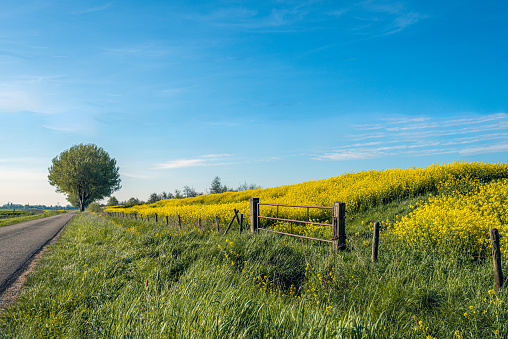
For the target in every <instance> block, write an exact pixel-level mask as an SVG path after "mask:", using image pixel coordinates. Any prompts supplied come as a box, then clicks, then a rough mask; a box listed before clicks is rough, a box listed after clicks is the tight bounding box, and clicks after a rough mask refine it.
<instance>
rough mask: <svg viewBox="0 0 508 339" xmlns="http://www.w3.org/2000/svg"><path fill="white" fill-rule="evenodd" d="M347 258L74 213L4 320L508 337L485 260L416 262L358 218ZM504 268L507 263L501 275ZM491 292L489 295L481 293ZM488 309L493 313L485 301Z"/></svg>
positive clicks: (164, 333)
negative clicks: (376, 238)
mask: <svg viewBox="0 0 508 339" xmlns="http://www.w3.org/2000/svg"><path fill="white" fill-rule="evenodd" d="M414 202H415V199H409V200H403V201H399V202H392V203H390V204H387V205H385V206H382V207H378V208H374V209H371V210H369V211H366V212H365V213H362V214H358V215H355V219H354V220H352V221H351V220H348V221H347V223H346V227H347V232H348V247H349V250H348V251H346V252H342V253H338V254H333V253H331V251H330V247H329V246H328V245H324V244H318V243H313V242H311V243H310V244H309V245H302V242H301V241H300V240H298V239H293V238H289V237H283V236H278V235H274V234H270V233H260V234H256V235H251V234H250V233H244V234H242V235H239V234H238V231H237V229H236V230H235V229H232V230H231V231H230V232H231V233H230V234H228V235H226V236H222V235H217V234H216V233H214V232H211V231H210V230H193V229H184V230H179V229H175V228H174V227H171V226H169V227H168V226H166V225H165V224H164V223H163V222H160V223H158V224H155V223H153V222H151V223H146V222H144V223H143V222H141V221H139V220H138V221H134V220H129V219H117V218H102V217H99V216H96V215H92V214H89V213H81V214H78V216H77V217H76V218H74V220H73V221H72V222H71V223H69V224H68V225H67V227H66V229H65V231H64V233H63V234H62V236H61V237H60V239H59V241H58V243H57V244H55V245H53V246H52V247H51V250H50V251H49V252H48V253H47V254H46V255H45V256H44V258H43V259H42V261H41V262H40V263H39V266H38V269H37V270H36V271H35V272H34V273H33V274H31V275H30V276H29V278H28V281H27V283H26V287H25V288H24V290H23V292H22V294H21V295H20V297H19V298H18V301H17V302H16V303H15V304H14V305H12V306H11V307H9V308H8V309H6V310H5V311H4V312H3V313H2V314H1V315H0V335H2V336H4V337H12V338H33V337H37V338H54V337H57V338H59V337H60V338H61V337H68V338H99V337H100V338H160V337H168V338H264V337H267V338H426V337H427V336H429V335H430V336H431V337H437V338H457V336H456V335H455V333H456V331H459V332H457V333H458V334H460V335H461V336H463V338H491V337H492V338H494V337H496V332H495V331H499V332H498V333H497V335H498V337H506V336H508V327H507V326H506V324H507V321H508V312H507V310H508V309H507V307H505V304H504V303H500V302H499V301H498V298H499V300H504V299H503V298H504V293H505V292H504V291H501V292H500V293H498V294H497V295H496V294H494V293H493V292H492V289H493V286H494V282H493V277H492V262H491V260H490V259H488V258H487V259H486V260H482V259H480V260H471V259H470V258H467V257H457V256H452V255H450V256H447V255H442V254H440V255H438V254H435V253H434V254H433V253H430V254H425V253H415V252H412V251H410V250H409V249H407V247H405V246H404V244H401V243H399V242H398V241H397V240H396V239H393V238H391V237H390V236H389V235H388V234H386V232H382V237H381V243H380V249H379V261H378V262H377V263H372V262H370V249H371V239H370V238H371V230H370V226H369V225H368V224H365V223H363V224H362V222H361V221H362V220H367V221H368V220H387V219H389V220H393V219H394V218H395V217H396V215H401V214H405V213H407V212H408V211H409V205H411V204H414ZM503 268H504V269H505V270H506V265H503ZM489 291H490V293H489ZM491 301H492V302H491Z"/></svg>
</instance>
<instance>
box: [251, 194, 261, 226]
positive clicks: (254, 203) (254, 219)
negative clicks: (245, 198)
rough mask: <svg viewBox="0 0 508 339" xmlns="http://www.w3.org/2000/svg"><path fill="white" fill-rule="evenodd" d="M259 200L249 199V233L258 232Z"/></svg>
mask: <svg viewBox="0 0 508 339" xmlns="http://www.w3.org/2000/svg"><path fill="white" fill-rule="evenodd" d="M258 204H259V198H250V232H251V233H254V232H257V231H258V227H259V218H258V215H259V210H258V208H259V205H258Z"/></svg>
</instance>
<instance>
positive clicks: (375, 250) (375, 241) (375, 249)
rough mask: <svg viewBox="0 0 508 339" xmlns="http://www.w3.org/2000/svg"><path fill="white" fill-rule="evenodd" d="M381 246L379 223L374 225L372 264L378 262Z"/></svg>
mask: <svg viewBox="0 0 508 339" xmlns="http://www.w3.org/2000/svg"><path fill="white" fill-rule="evenodd" d="M378 246H379V222H377V221H376V222H375V223H374V235H373V237H372V262H376V261H377V253H378Z"/></svg>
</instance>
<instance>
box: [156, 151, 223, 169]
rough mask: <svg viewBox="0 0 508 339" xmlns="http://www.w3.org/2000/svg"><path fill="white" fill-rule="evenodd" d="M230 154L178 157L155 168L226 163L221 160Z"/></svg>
mask: <svg viewBox="0 0 508 339" xmlns="http://www.w3.org/2000/svg"><path fill="white" fill-rule="evenodd" d="M228 156H230V154H206V155H202V156H200V157H199V158H194V159H178V160H171V161H168V162H165V163H162V164H157V165H156V166H155V167H154V169H176V168H185V167H200V166H217V165H225V163H223V162H219V161H220V160H221V159H222V158H225V157H228Z"/></svg>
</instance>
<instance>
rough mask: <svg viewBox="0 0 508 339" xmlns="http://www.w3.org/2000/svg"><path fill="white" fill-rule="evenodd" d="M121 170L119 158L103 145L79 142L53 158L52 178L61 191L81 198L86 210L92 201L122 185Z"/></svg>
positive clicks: (50, 180) (50, 181) (50, 170)
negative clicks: (117, 160)
mask: <svg viewBox="0 0 508 339" xmlns="http://www.w3.org/2000/svg"><path fill="white" fill-rule="evenodd" d="M118 171H119V167H117V166H116V160H115V159H113V158H110V156H109V154H108V153H106V151H104V150H103V149H102V148H101V147H98V146H96V145H94V144H79V145H75V146H72V147H71V148H69V149H68V150H66V151H64V152H62V153H60V154H59V155H58V156H56V157H55V158H53V160H52V165H51V167H50V168H49V175H48V180H49V183H50V185H52V186H55V187H56V191H57V192H59V193H65V194H67V197H68V198H71V199H75V198H77V199H78V201H79V209H80V210H81V211H84V210H85V208H86V207H87V206H88V205H89V204H90V203H92V202H94V201H97V200H100V199H102V198H104V197H107V196H110V195H111V194H112V193H113V192H115V191H117V190H119V189H120V188H121V185H120V174H119V173H118ZM69 201H71V200H69Z"/></svg>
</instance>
